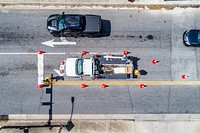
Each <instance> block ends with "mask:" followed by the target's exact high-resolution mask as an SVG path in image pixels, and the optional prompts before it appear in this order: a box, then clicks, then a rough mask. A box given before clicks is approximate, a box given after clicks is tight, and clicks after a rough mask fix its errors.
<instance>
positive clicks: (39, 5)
mask: <svg viewBox="0 0 200 133" xmlns="http://www.w3.org/2000/svg"><path fill="white" fill-rule="evenodd" d="M199 7H200V3H193V4H191V3H190V4H188V3H161V4H145V3H144V4H143V3H127V4H116V3H109V4H103V3H100V4H98V3H97V4H86V3H80V4H77V3H67V2H64V3H58V2H48V3H47V2H0V8H14V9H21V8H27V9H130V8H143V9H149V10H160V9H166V10H173V9H175V8H199Z"/></svg>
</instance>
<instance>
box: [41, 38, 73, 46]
mask: <svg viewBox="0 0 200 133" xmlns="http://www.w3.org/2000/svg"><path fill="white" fill-rule="evenodd" d="M60 40H61V42H54V39H53V40H50V41H46V42H43V43H42V44H44V45H47V46H50V47H54V45H76V42H69V41H67V40H66V38H65V37H61V38H60Z"/></svg>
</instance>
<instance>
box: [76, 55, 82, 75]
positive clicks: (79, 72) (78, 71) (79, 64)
mask: <svg viewBox="0 0 200 133" xmlns="http://www.w3.org/2000/svg"><path fill="white" fill-rule="evenodd" d="M76 74H77V75H82V74H83V59H78V60H77V61H76Z"/></svg>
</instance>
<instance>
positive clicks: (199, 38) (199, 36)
mask: <svg viewBox="0 0 200 133" xmlns="http://www.w3.org/2000/svg"><path fill="white" fill-rule="evenodd" d="M198 43H199V44H200V31H199V33H198Z"/></svg>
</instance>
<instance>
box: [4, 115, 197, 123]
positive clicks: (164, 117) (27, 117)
mask: <svg viewBox="0 0 200 133" xmlns="http://www.w3.org/2000/svg"><path fill="white" fill-rule="evenodd" d="M1 116H2V115H1ZM7 116H8V117H7ZM70 116H71V114H67V115H64V114H55V115H52V118H53V120H68V119H69V118H70ZM0 118H3V120H5V119H6V120H48V119H49V115H48V114H10V115H3V117H0ZM0 120H1V119H0ZM73 120H128V121H160V122H163V121H165V122H166V121H200V114H73Z"/></svg>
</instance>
